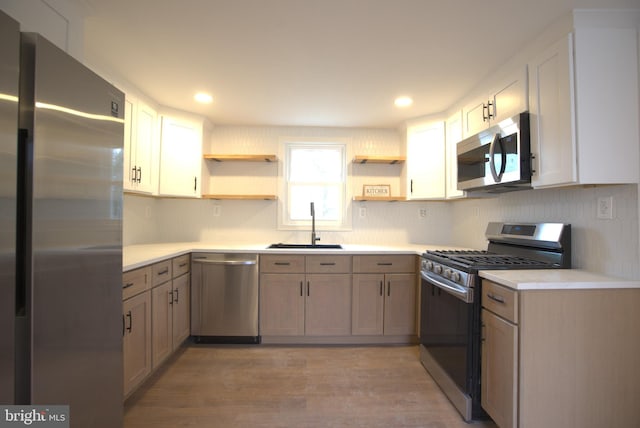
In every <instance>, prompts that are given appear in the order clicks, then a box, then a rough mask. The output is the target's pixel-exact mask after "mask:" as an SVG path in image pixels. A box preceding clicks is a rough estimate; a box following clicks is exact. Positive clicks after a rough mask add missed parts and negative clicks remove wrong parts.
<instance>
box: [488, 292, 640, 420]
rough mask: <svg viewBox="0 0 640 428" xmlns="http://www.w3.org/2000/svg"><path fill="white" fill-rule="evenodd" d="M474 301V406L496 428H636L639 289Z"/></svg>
mask: <svg viewBox="0 0 640 428" xmlns="http://www.w3.org/2000/svg"><path fill="white" fill-rule="evenodd" d="M489 293H491V294H492V295H493V297H494V299H492V298H490V297H489V296H488V294H489ZM482 295H483V296H482V304H483V306H484V309H483V323H484V329H483V330H484V333H483V338H484V343H483V371H482V384H483V390H482V394H483V396H482V405H483V408H485V410H486V411H487V412H488V413H489V414H490V415H491V416H492V417H493V418H494V420H495V421H496V423H497V424H498V425H499V426H500V427H501V428H505V427H510V426H516V427H520V428H538V427H545V428H601V427H632V426H638V412H637V409H638V403H639V402H640V387H638V385H640V370H638V355H640V341H639V340H638V326H639V325H640V311H639V310H638V308H639V307H640V290H639V289H607V290H567V289H563V290H535V291H534V290H531V291H529V290H527V291H518V292H516V291H514V290H511V289H507V288H505V287H502V286H499V285H497V284H494V283H492V282H490V281H486V280H485V281H483V283H482ZM509 296H513V297H515V299H514V300H513V303H511V302H510V300H509ZM496 298H497V300H496ZM498 300H504V302H502V303H500V302H498ZM509 306H512V307H511V308H510V307H509ZM511 320H513V321H515V322H512V321H511ZM516 323H517V324H516ZM511 367H514V369H513V370H512V368H511ZM512 402H513V403H516V405H515V408H514V409H513V411H512V410H511V406H512Z"/></svg>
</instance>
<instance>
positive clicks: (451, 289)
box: [420, 272, 473, 303]
mask: <svg viewBox="0 0 640 428" xmlns="http://www.w3.org/2000/svg"><path fill="white" fill-rule="evenodd" d="M420 276H421V277H422V279H424V280H425V281H428V282H430V283H432V284H433V285H435V286H436V287H438V288H441V289H442V290H444V291H446V292H447V293H449V294H451V295H452V296H454V297H457V298H458V299H460V300H462V301H463V302H465V303H472V302H473V290H471V289H470V288H466V287H463V286H461V285H457V284H447V283H445V282H442V281H441V280H439V279H436V278H434V277H433V276H431V275H429V273H428V272H427V273H425V272H420Z"/></svg>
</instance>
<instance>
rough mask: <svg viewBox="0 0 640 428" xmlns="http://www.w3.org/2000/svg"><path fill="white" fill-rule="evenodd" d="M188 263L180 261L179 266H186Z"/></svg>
mask: <svg viewBox="0 0 640 428" xmlns="http://www.w3.org/2000/svg"><path fill="white" fill-rule="evenodd" d="M188 264H189V263H180V264H179V265H178V267H185V266H186V265H188Z"/></svg>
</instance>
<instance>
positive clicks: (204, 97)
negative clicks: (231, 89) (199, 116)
mask: <svg viewBox="0 0 640 428" xmlns="http://www.w3.org/2000/svg"><path fill="white" fill-rule="evenodd" d="M193 99H194V100H196V101H197V102H199V103H201V104H211V103H212V102H213V97H212V96H211V95H209V94H205V93H204V92H198V93H197V94H195V95H194V96H193Z"/></svg>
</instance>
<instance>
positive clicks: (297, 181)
mask: <svg viewBox="0 0 640 428" xmlns="http://www.w3.org/2000/svg"><path fill="white" fill-rule="evenodd" d="M284 158H285V162H284V171H283V188H282V191H283V196H284V197H283V203H282V205H281V207H282V213H281V216H280V219H281V224H280V227H282V228H286V229H298V228H300V229H302V228H308V227H309V226H310V224H311V202H313V203H314V207H315V214H316V226H317V227H318V229H324V230H340V229H347V228H349V226H350V222H348V221H347V219H348V216H347V214H346V213H347V204H346V200H347V194H346V188H347V168H346V144H344V143H336V142H286V143H285V144H284Z"/></svg>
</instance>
